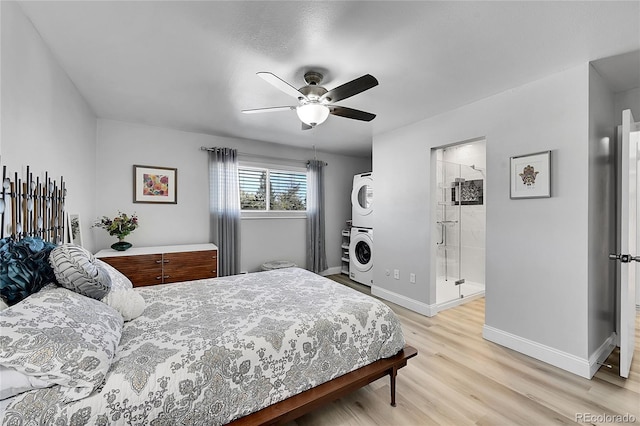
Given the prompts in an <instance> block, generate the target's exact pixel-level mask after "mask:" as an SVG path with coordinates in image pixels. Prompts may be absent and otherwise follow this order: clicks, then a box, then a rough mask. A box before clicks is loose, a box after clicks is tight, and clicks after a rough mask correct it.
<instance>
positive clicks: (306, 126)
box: [302, 123, 313, 130]
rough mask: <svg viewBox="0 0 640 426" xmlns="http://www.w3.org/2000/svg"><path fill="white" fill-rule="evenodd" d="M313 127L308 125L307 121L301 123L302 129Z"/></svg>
mask: <svg viewBox="0 0 640 426" xmlns="http://www.w3.org/2000/svg"><path fill="white" fill-rule="evenodd" d="M309 129H313V127H311V126H309V125H308V124H307V123H302V130H309Z"/></svg>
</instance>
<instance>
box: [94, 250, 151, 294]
mask: <svg viewBox="0 0 640 426" xmlns="http://www.w3.org/2000/svg"><path fill="white" fill-rule="evenodd" d="M100 260H102V261H104V262H106V263H108V264H109V265H111V266H113V267H114V268H116V269H117V270H118V271H120V272H122V273H123V274H124V275H126V276H127V278H129V279H130V280H131V283H132V284H133V286H134V287H140V286H145V285H155V284H161V283H162V254H146V255H139V256H118V257H105V258H102V259H100Z"/></svg>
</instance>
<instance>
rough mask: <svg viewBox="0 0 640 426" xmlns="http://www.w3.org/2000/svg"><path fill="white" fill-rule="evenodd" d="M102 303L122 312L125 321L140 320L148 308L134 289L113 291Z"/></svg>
mask: <svg viewBox="0 0 640 426" xmlns="http://www.w3.org/2000/svg"><path fill="white" fill-rule="evenodd" d="M102 302H104V303H106V304H107V305H109V306H111V307H112V308H113V309H115V310H116V311H118V312H120V315H122V318H123V319H124V320H125V321H131V320H132V319H136V318H138V317H139V316H140V315H141V314H142V312H144V309H145V308H146V307H147V304H146V303H145V301H144V299H143V298H142V296H140V294H138V292H137V291H135V290H134V289H132V288H130V289H127V290H111V291H110V292H109V293H107V295H106V296H105V297H104V298H103V299H102Z"/></svg>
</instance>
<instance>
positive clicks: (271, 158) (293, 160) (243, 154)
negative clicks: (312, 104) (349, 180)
mask: <svg viewBox="0 0 640 426" xmlns="http://www.w3.org/2000/svg"><path fill="white" fill-rule="evenodd" d="M218 148H219V147H215V146H214V147H206V146H201V147H200V150H201V151H214V150H216V149H218ZM238 155H239V156H242V157H253V158H257V159H260V160H272V161H280V162H282V161H285V162H288V163H300V164H307V163H308V162H309V160H295V159H293V158H282V157H270V156H268V155H261V154H251V153H248V152H240V151H238ZM314 157H315V155H314ZM323 163H324V165H325V166H328V165H329V163H327V162H326V161H323Z"/></svg>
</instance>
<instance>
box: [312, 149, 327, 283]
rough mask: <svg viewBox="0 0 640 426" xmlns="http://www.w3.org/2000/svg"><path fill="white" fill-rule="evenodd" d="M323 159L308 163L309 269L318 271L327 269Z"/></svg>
mask: <svg viewBox="0 0 640 426" xmlns="http://www.w3.org/2000/svg"><path fill="white" fill-rule="evenodd" d="M324 166H325V163H324V162H323V161H318V160H310V161H309V163H307V269H308V270H310V271H313V272H316V273H319V272H322V271H324V270H326V269H327V253H326V250H325V240H324Z"/></svg>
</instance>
